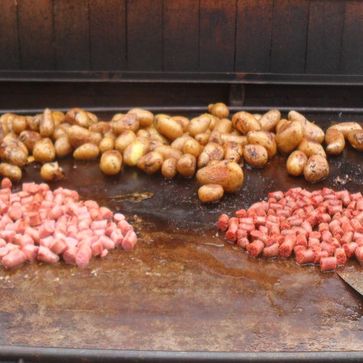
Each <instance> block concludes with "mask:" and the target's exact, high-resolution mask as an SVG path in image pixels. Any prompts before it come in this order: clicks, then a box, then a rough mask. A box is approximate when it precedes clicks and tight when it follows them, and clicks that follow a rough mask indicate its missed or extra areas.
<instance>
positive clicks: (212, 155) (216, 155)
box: [203, 142, 224, 161]
mask: <svg viewBox="0 0 363 363" xmlns="http://www.w3.org/2000/svg"><path fill="white" fill-rule="evenodd" d="M203 153H206V154H207V155H208V156H209V160H210V161H211V160H222V159H223V157H224V149H223V146H222V145H219V144H216V143H215V142H209V143H208V144H207V145H206V146H205V147H204V149H203Z"/></svg>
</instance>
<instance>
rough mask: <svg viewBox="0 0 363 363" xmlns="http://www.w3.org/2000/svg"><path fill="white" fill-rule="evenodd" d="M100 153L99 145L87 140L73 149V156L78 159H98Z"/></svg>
mask: <svg viewBox="0 0 363 363" xmlns="http://www.w3.org/2000/svg"><path fill="white" fill-rule="evenodd" d="M99 153H100V149H99V148H98V146H97V145H95V144H92V143H90V142H87V143H86V144H83V145H81V146H78V147H77V149H76V150H74V151H73V157H74V158H75V159H76V160H94V159H97V157H98V155H99Z"/></svg>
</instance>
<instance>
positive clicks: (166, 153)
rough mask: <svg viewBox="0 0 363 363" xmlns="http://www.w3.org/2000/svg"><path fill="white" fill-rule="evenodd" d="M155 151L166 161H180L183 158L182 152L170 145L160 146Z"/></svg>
mask: <svg viewBox="0 0 363 363" xmlns="http://www.w3.org/2000/svg"><path fill="white" fill-rule="evenodd" d="M154 151H156V152H158V153H160V154H161V155H162V156H163V158H164V160H166V159H169V158H174V159H176V160H179V159H180V158H181V156H182V152H181V151H180V150H177V149H174V148H172V147H171V146H169V145H160V146H158V147H157V148H155V150H154Z"/></svg>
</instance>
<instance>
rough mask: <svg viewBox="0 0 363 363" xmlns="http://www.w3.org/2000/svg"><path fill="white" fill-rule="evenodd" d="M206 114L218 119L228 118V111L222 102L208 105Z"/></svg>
mask: <svg viewBox="0 0 363 363" xmlns="http://www.w3.org/2000/svg"><path fill="white" fill-rule="evenodd" d="M208 112H209V113H210V114H212V115H213V116H216V117H218V118H227V117H228V116H229V109H228V107H227V105H226V104H224V103H223V102H217V103H214V104H213V103H211V104H210V105H208Z"/></svg>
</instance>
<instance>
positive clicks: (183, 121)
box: [171, 116, 190, 132]
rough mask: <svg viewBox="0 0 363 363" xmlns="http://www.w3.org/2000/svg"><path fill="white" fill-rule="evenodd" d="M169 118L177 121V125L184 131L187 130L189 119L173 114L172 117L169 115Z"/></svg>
mask: <svg viewBox="0 0 363 363" xmlns="http://www.w3.org/2000/svg"><path fill="white" fill-rule="evenodd" d="M171 119H172V120H174V121H176V122H178V123H179V125H180V126H181V127H182V128H183V131H184V132H186V131H188V127H189V123H190V121H189V119H188V118H187V117H184V116H173V117H171Z"/></svg>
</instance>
